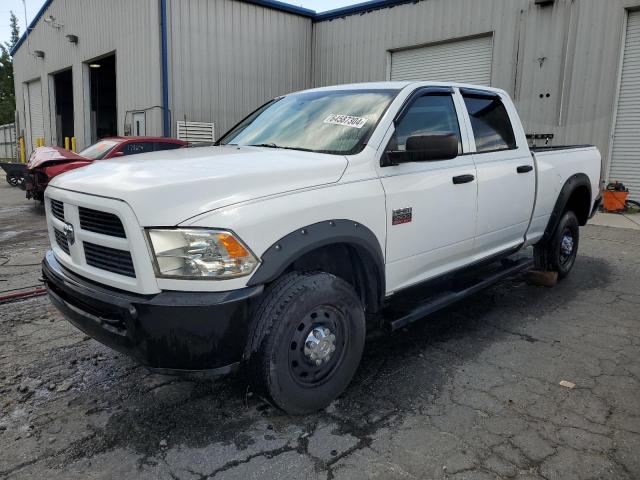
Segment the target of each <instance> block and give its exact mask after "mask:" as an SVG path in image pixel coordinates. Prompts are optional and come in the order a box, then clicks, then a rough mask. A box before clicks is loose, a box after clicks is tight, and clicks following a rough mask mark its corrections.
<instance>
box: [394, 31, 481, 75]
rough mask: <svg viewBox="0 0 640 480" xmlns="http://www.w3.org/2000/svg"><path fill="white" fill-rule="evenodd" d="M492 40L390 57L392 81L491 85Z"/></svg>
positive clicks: (443, 45) (402, 52)
mask: <svg viewBox="0 0 640 480" xmlns="http://www.w3.org/2000/svg"><path fill="white" fill-rule="evenodd" d="M492 58H493V37H491V36H485V37H480V38H472V39H467V40H458V41H452V42H447V43H440V44H437V45H430V46H426V47H419V48H411V49H407V50H398V51H396V52H393V53H392V54H391V80H434V81H442V82H460V83H473V84H476V85H491V62H492Z"/></svg>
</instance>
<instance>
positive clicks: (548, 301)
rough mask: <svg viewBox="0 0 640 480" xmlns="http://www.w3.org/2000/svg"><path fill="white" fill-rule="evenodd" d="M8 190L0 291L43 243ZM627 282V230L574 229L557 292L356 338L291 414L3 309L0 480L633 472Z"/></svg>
mask: <svg viewBox="0 0 640 480" xmlns="http://www.w3.org/2000/svg"><path fill="white" fill-rule="evenodd" d="M22 194H23V192H20V191H18V190H17V189H10V188H9V187H8V186H2V187H0V225H1V228H2V230H1V231H0V252H1V253H0V254H1V255H2V256H3V257H4V260H3V261H2V262H0V263H3V262H4V263H5V265H3V266H2V267H1V268H0V287H3V286H4V287H3V288H0V290H6V289H7V288H8V286H11V287H15V286H16V285H17V286H28V285H30V284H33V283H37V277H38V269H37V266H36V267H34V266H33V265H32V264H33V263H35V262H34V258H35V257H40V256H41V254H42V251H43V250H44V249H45V248H46V239H45V235H44V224H43V222H44V218H43V215H42V211H41V209H38V208H37V207H35V206H33V205H31V204H29V203H27V202H26V201H25V200H23V199H22V198H21V197H20V196H21V195H22ZM36 260H37V259H36ZM18 280H19V281H18ZM18 284H19V285H18ZM639 286H640V235H638V232H633V231H629V230H622V229H608V228H604V227H594V226H590V227H586V228H584V229H583V230H582V245H581V256H580V257H579V259H578V261H577V264H576V267H575V270H574V272H573V274H572V275H571V277H570V278H568V279H567V280H565V281H563V282H562V283H561V284H559V285H558V286H557V287H555V288H552V289H547V288H540V287H532V286H528V285H526V284H525V283H524V281H523V279H522V278H515V279H513V280H510V281H509V282H507V283H503V284H501V285H498V286H496V287H494V288H492V289H489V290H487V291H485V292H483V293H481V294H479V295H476V296H474V297H472V298H470V299H468V300H466V301H465V302H463V303H461V304H459V305H457V306H455V307H453V308H450V309H448V310H447V311H445V312H442V313H440V314H438V315H435V316H432V317H431V318H430V319H428V320H426V321H424V322H421V323H419V324H416V325H413V326H411V327H410V328H408V329H405V330H403V331H399V332H396V333H393V334H387V335H380V336H377V337H375V338H372V339H371V340H369V341H368V343H367V346H366V351H365V356H364V359H363V362H362V366H361V368H360V370H359V371H358V373H357V375H356V378H355V380H354V381H353V383H352V385H351V386H350V387H349V389H348V390H347V392H346V393H345V394H344V395H343V396H342V397H341V398H340V399H339V400H337V401H336V402H334V403H333V404H332V405H331V406H330V407H329V408H327V409H326V410H325V411H323V412H320V413H318V414H316V415H312V416H307V417H290V416H286V415H284V414H283V413H282V412H280V411H278V410H276V409H274V408H272V407H270V406H269V405H268V404H266V403H265V402H264V401H262V400H261V399H260V398H257V396H255V395H252V393H251V391H250V389H248V387H247V385H246V382H245V381H244V379H243V378H242V377H241V376H238V377H233V378H225V379H218V380H203V379H187V378H180V377H169V376H161V375H157V374H152V373H149V372H148V371H147V370H145V369H144V368H142V367H140V366H138V365H137V364H136V363H134V362H133V361H132V360H130V359H129V358H127V357H125V356H122V355H119V354H117V353H114V352H113V351H111V350H109V349H107V348H105V347H103V346H101V345H100V344H98V343H96V342H95V341H93V340H91V339H89V338H88V337H85V336H84V335H83V334H82V333H80V332H79V331H77V330H76V329H75V328H73V327H72V326H71V325H70V324H69V323H67V322H66V321H65V320H64V319H63V318H62V317H61V315H60V314H58V313H57V311H56V310H55V309H54V308H53V307H52V306H51V305H50V303H49V301H48V300H47V298H46V297H40V298H35V299H30V300H24V301H19V302H13V303H6V304H3V305H0V478H10V479H25V478H37V479H42V478H56V479H80V478H82V479H111V478H148V479H165V478H166V479H173V480H175V479H181V480H182V479H184V480H192V479H194V480H202V479H208V478H215V479H261V480H264V479H271V478H277V479H287V478H291V479H315V478H319V479H365V478H367V479H368V478H374V479H385V480H386V479H414V478H416V479H417V478H420V479H431V478H434V479H439V478H442V479H493V478H518V479H523V480H524V479H527V480H530V479H538V478H544V479H562V480H567V479H574V478H575V479H589V478H593V479H616V480H619V479H633V478H640V313H639V305H640V291H639ZM563 380H564V381H568V382H572V383H573V384H575V388H566V387H563V386H561V385H560V382H561V381H563Z"/></svg>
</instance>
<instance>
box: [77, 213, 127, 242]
mask: <svg viewBox="0 0 640 480" xmlns="http://www.w3.org/2000/svg"><path fill="white" fill-rule="evenodd" d="M78 213H79V215H80V228H82V229H83V230H87V231H89V232H95V233H101V234H102V235H109V236H111V237H120V238H127V235H126V234H125V233H124V227H123V226H122V222H121V221H120V219H119V218H118V217H117V216H116V215H114V214H113V213H107V212H100V211H98V210H93V209H91V208H86V207H78Z"/></svg>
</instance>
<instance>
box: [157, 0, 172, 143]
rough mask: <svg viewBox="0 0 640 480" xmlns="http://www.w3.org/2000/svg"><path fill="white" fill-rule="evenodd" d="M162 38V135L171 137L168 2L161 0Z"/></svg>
mask: <svg viewBox="0 0 640 480" xmlns="http://www.w3.org/2000/svg"><path fill="white" fill-rule="evenodd" d="M160 36H161V45H160V47H161V57H162V135H163V136H165V137H170V136H171V124H170V123H169V122H170V121H171V120H170V114H169V49H168V48H167V0H160Z"/></svg>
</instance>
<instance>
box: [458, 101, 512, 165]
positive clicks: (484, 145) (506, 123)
mask: <svg viewBox="0 0 640 480" xmlns="http://www.w3.org/2000/svg"><path fill="white" fill-rule="evenodd" d="M463 97H464V103H465V104H466V105H467V111H468V112H469V116H470V117H471V127H472V128H473V134H474V136H475V138H476V150H477V151H478V152H492V151H496V150H509V149H513V148H516V138H515V135H514V134H513V127H512V126H511V120H510V119H509V114H508V113H507V109H506V108H505V107H504V105H503V103H502V100H500V98H499V97H494V96H486V97H485V96H475V95H463Z"/></svg>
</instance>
